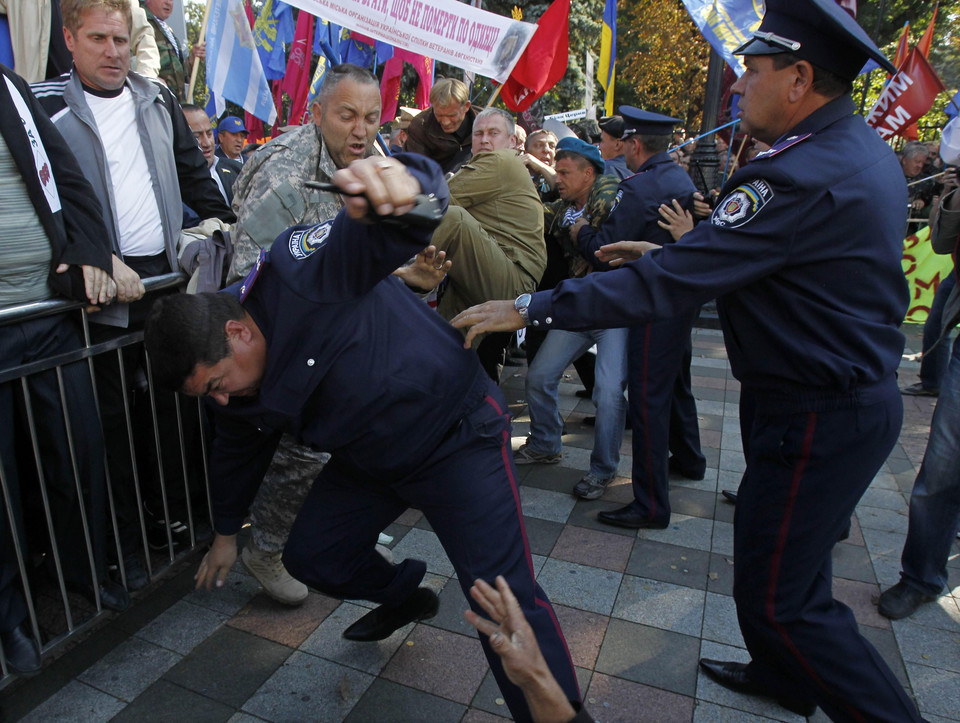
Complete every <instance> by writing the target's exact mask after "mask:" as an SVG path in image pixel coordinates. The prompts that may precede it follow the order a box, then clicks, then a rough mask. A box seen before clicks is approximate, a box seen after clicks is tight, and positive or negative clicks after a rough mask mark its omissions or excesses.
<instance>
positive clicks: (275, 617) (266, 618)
mask: <svg viewBox="0 0 960 723" xmlns="http://www.w3.org/2000/svg"><path fill="white" fill-rule="evenodd" d="M339 604H340V601H339V600H335V599H334V598H332V597H327V596H326V595H321V594H319V593H316V592H311V593H310V594H309V595H307V599H306V600H305V601H304V602H303V605H299V606H297V607H291V606H289V605H282V604H280V603H278V602H277V601H275V600H272V599H271V598H269V597H267V596H266V595H265V594H261V595H257V597H255V598H254V599H253V600H251V601H250V603H249V604H248V605H247V606H246V607H245V608H243V610H241V611H240V612H239V613H237V614H236V615H234V616H233V617H232V618H231V619H230V621H229V622H228V623H227V624H228V625H229V626H230V627H233V628H236V629H237V630H245V631H246V632H248V633H253V634H254V635H259V636H260V637H261V638H266V639H267V640H272V641H274V642H275V643H280V644H281V645H286V646H288V647H291V648H296V647H297V646H299V645H300V643H302V642H303V641H304V640H306V639H307V637H308V636H309V635H310V633H312V632H313V631H314V630H316V629H317V625H319V624H320V623H322V622H323V621H324V620H325V619H326V617H327V616H328V615H329V614H330V613H332V612H333V611H334V610H336V608H337V606H338V605H339Z"/></svg>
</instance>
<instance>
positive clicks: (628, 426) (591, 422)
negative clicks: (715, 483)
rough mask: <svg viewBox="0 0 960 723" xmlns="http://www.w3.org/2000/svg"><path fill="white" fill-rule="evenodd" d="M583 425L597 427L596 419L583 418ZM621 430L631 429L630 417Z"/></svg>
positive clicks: (628, 416)
mask: <svg viewBox="0 0 960 723" xmlns="http://www.w3.org/2000/svg"><path fill="white" fill-rule="evenodd" d="M583 424H584V425H585V426H587V427H596V426H597V418H596V417H584V418H583ZM623 428H624V429H633V425H632V424H630V415H627V419H626V421H625V422H624V423H623ZM700 479H703V477H701V478H700Z"/></svg>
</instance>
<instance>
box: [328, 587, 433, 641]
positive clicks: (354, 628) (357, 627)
mask: <svg viewBox="0 0 960 723" xmlns="http://www.w3.org/2000/svg"><path fill="white" fill-rule="evenodd" d="M439 608H440V600H439V598H437V594H436V593H435V592H434V591H433V590H431V589H430V588H427V587H420V588H417V589H416V590H415V591H414V592H413V594H412V595H411V596H410V597H408V598H407V599H406V600H404V601H403V602H402V603H400V604H399V605H397V606H396V607H392V608H386V607H384V606H383V605H381V606H380V607H378V608H375V609H373V610H371V611H370V612H368V613H367V614H366V615H364V616H363V617H362V618H360V619H359V620H357V622H355V623H354V624H353V625H351V626H350V627H349V628H347V629H346V630H344V631H343V637H345V638H346V639H347V640H354V641H357V642H361V643H372V642H375V641H377V640H383V639H385V638H389V637H390V636H391V635H393V633H394V632H395V631H397V630H399V629H400V628H402V627H403V626H404V625H406V624H407V623H412V622H414V621H416V620H426V619H428V618H432V617H433V616H434V615H436V614H437V610H438V609H439Z"/></svg>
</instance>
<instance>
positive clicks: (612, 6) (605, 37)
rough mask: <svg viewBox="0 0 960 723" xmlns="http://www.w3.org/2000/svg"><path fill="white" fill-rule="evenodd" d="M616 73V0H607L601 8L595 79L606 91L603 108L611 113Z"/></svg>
mask: <svg viewBox="0 0 960 723" xmlns="http://www.w3.org/2000/svg"><path fill="white" fill-rule="evenodd" d="M616 74H617V0H607V5H606V7H605V8H604V9H603V27H602V29H601V30H600V67H599V69H598V71H597V80H599V81H600V85H601V86H603V89H604V90H605V91H606V92H607V94H606V97H605V98H604V103H603V108H604V112H605V114H606V115H613V86H614V83H615V81H616Z"/></svg>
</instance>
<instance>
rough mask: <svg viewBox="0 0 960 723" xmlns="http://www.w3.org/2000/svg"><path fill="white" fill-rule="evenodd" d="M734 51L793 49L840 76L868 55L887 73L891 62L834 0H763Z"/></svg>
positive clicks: (855, 70) (854, 70)
mask: <svg viewBox="0 0 960 723" xmlns="http://www.w3.org/2000/svg"><path fill="white" fill-rule="evenodd" d="M733 52H734V53H735V54H737V55H777V54H779V53H793V54H794V55H796V56H797V57H798V58H800V59H801V60H806V61H808V62H810V63H813V64H814V65H817V66H820V67H821V68H823V69H825V70H829V71H831V72H832V73H836V74H837V75H839V76H840V77H841V78H844V79H845V80H853V79H854V78H856V77H857V75H859V74H860V70H861V69H862V68H863V66H864V64H865V63H866V62H867V59H868V58H872V59H873V60H875V61H876V62H877V64H878V65H880V66H881V67H882V68H885V69H886V70H887V71H888V72H890V73H895V72H897V69H896V68H894V67H893V64H892V63H891V62H890V61H889V60H887V58H886V56H885V55H884V54H883V53H882V52H880V50H879V48H877V46H876V45H874V43H873V41H872V40H871V39H870V36H868V35H867V34H866V32H864V30H863V28H861V27H860V26H859V25H858V24H857V21H856V20H854V19H853V17H852V16H851V15H850V14H849V13H848V12H847V11H846V10H844V9H843V8H841V7H840V5H838V4H837V2H836V0H767V11H766V13H764V16H763V21H762V22H761V23H760V27H759V28H757V29H756V30H755V31H754V32H753V37H752V38H751V39H750V40H748V41H747V42H745V43H744V44H743V45H741V46H740V47H739V48H737V49H736V50H734V51H733Z"/></svg>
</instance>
